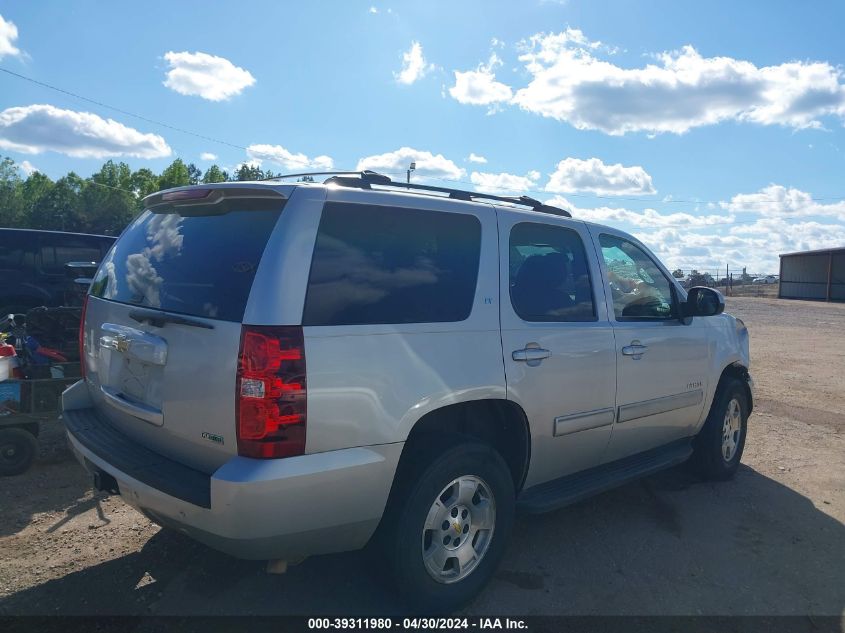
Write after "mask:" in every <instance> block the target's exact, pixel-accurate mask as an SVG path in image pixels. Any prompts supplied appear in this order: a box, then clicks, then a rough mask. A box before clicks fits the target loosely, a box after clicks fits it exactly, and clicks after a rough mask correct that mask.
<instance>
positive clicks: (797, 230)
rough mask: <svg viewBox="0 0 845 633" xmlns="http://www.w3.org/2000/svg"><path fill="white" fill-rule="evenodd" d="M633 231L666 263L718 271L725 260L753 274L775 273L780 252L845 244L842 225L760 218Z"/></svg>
mask: <svg viewBox="0 0 845 633" xmlns="http://www.w3.org/2000/svg"><path fill="white" fill-rule="evenodd" d="M636 236H637V237H638V238H639V239H640V240H642V241H643V243H645V244H646V245H648V246H649V247H650V248H652V249H653V250H654V252H655V253H656V254H657V256H658V257H660V259H661V260H663V261H664V262H665V263H666V264H667V266H669V268H675V267H680V268H684V269H689V268H698V269H699V270H703V269H709V270H724V269H725V265H726V264H729V265H730V267H731V270H733V271H734V272H740V270H741V268H743V267H746V268H747V269H748V272H749V273H752V274H756V273H771V272H777V270H778V255H779V254H780V253H788V252H792V251H803V250H813V249H818V248H829V247H835V246H841V245H842V244H843V243H845V225H842V224H823V223H820V222H814V221H808V222H784V221H782V220H775V219H771V218H765V219H761V220H758V221H757V222H755V223H753V224H744V225H741V224H737V225H735V226H733V227H731V228H730V230H729V231H725V230H723V231H718V232H712V233H711V232H698V231H695V232H693V231H686V230H679V229H675V228H670V229H661V230H657V231H653V232H638V233H636ZM722 274H724V273H722Z"/></svg>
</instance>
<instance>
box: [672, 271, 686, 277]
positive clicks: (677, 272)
mask: <svg viewBox="0 0 845 633" xmlns="http://www.w3.org/2000/svg"><path fill="white" fill-rule="evenodd" d="M672 276H673V277H674V278H675V279H683V278H684V271H683V270H681V269H680V268H676V269H675V270H673V271H672Z"/></svg>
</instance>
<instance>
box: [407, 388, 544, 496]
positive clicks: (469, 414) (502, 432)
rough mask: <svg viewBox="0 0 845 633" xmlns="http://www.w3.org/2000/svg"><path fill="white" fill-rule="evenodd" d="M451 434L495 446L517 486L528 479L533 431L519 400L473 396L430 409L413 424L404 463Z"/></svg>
mask: <svg viewBox="0 0 845 633" xmlns="http://www.w3.org/2000/svg"><path fill="white" fill-rule="evenodd" d="M448 435H458V436H464V437H467V438H470V439H473V440H477V441H481V442H483V443H485V444H488V445H489V446H491V447H492V448H493V449H494V450H496V451H497V452H498V453H499V454H500V455H501V456H502V459H504V461H505V463H506V464H507V465H508V468H509V469H510V471H511V476H512V478H513V482H514V489H515V490H517V491H519V490H520V489H521V488H522V485H523V483H524V482H525V477H526V475H527V473H528V465H529V462H530V458H531V431H530V428H529V425H528V418H527V416H526V415H525V411H524V410H523V409H522V407H520V406H519V405H518V404H516V403H515V402H512V401H510V400H505V399H499V398H489V399H481V400H469V401H464V402H459V403H454V404H449V405H445V406H442V407H439V408H437V409H434V410H432V411H429V412H427V413H426V414H425V415H423V416H422V417H420V419H419V420H417V422H416V423H415V424H414V426H413V427H412V428H411V430H410V432H409V434H408V437H407V439H406V441H405V445H404V447H403V449H402V455H401V457H400V459H399V466H398V468H397V477H398V476H399V475H400V474H401V473H402V471H403V464H404V465H405V466H406V467H407V464H408V463H409V462H410V461H412V460H413V455H414V454H417V453H419V451H421V450H424V449H425V448H426V447H428V446H430V445H432V444H434V443H438V442H442V441H443V438H444V437H446V436H448Z"/></svg>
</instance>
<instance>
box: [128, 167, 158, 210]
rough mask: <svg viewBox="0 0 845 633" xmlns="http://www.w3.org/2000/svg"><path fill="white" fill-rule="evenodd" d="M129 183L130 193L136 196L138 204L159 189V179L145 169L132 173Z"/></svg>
mask: <svg viewBox="0 0 845 633" xmlns="http://www.w3.org/2000/svg"><path fill="white" fill-rule="evenodd" d="M131 181H132V191H134V192H135V194H136V195H137V196H138V199H139V202H140V200H141V199H143V198H144V197H145V196H148V195H150V194H151V193H155V192H156V191H158V189H159V177H158V176H156V175H155V174H154V173H153V172H152V170H150V169H147V168H146V167H142V168H141V169H139V170H138V171H135V172H133V173H132V177H131Z"/></svg>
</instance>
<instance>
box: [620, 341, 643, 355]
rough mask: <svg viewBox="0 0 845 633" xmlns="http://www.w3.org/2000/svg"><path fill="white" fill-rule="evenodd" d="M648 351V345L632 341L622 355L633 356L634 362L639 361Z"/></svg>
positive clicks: (623, 349)
mask: <svg viewBox="0 0 845 633" xmlns="http://www.w3.org/2000/svg"><path fill="white" fill-rule="evenodd" d="M647 351H648V345H643V344H641V343H640V342H639V341H631V344H630V345H626V346H625V347H623V348H622V353H623V354H624V355H625V356H631V357H632V358H633V359H634V360H639V359H640V358H642V355H643V354H645V353H646V352H647Z"/></svg>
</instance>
